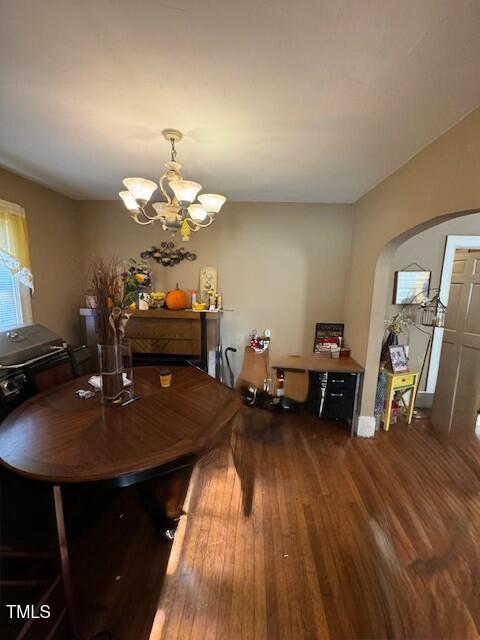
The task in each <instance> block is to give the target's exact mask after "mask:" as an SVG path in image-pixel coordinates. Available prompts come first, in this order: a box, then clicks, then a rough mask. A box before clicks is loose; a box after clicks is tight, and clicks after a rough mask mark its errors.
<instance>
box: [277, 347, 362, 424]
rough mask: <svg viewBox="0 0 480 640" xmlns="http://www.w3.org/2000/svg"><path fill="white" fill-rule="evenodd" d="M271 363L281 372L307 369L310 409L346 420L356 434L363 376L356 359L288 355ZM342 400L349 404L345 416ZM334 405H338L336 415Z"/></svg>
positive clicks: (325, 415) (324, 415)
mask: <svg viewBox="0 0 480 640" xmlns="http://www.w3.org/2000/svg"><path fill="white" fill-rule="evenodd" d="M271 366H272V367H273V368H274V369H277V370H283V371H308V375H309V385H308V386H309V391H308V399H307V404H308V405H309V406H310V409H311V410H312V412H313V413H315V414H316V415H319V417H330V418H341V419H346V420H347V421H348V422H350V424H351V435H355V434H356V432H357V426H358V410H359V399H360V390H361V384H362V378H363V367H361V366H360V365H359V364H358V362H356V361H355V360H354V359H353V358H327V357H325V356H320V355H310V356H295V355H293V356H292V355H290V356H283V357H281V356H279V357H276V358H275V359H274V361H273V364H272V365H271ZM342 374H344V375H342ZM345 402H348V403H349V406H350V407H351V411H350V410H348V414H349V415H348V416H346V415H345V412H344V411H343V409H344V408H345ZM335 404H336V406H337V407H338V415H337V414H336V411H335ZM324 407H328V409H329V410H328V411H327V412H326V413H323V409H324ZM327 414H328V415H327Z"/></svg>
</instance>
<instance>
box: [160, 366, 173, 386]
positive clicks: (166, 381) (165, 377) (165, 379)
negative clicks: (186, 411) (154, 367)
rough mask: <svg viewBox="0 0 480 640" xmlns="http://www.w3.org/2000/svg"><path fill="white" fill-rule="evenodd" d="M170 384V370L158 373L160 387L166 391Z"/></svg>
mask: <svg viewBox="0 0 480 640" xmlns="http://www.w3.org/2000/svg"><path fill="white" fill-rule="evenodd" d="M171 384H172V372H171V371H170V369H164V370H163V371H160V385H161V386H162V387H163V388H164V389H166V388H167V387H169V386H170V385H171Z"/></svg>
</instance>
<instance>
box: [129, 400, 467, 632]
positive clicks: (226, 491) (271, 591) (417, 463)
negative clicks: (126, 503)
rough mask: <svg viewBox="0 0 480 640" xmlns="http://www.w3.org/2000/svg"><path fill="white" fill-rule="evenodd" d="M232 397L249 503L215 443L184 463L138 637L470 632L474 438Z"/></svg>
mask: <svg viewBox="0 0 480 640" xmlns="http://www.w3.org/2000/svg"><path fill="white" fill-rule="evenodd" d="M246 411H251V413H248V414H244V419H243V424H242V425H240V426H239V427H238V429H237V430H238V431H239V432H240V433H239V434H238V436H237V437H238V442H237V449H236V461H237V466H238V465H239V463H240V467H242V474H241V475H242V477H243V480H244V483H243V484H244V489H246V493H247V494H248V490H249V487H250V488H251V479H252V478H253V475H254V477H255V483H254V487H253V497H252V513H251V516H250V517H246V516H245V515H244V511H247V512H248V510H249V509H248V497H247V501H246V502H247V504H245V500H243V502H242V491H241V487H240V481H239V477H238V475H237V474H236V472H235V468H234V466H233V463H232V456H231V455H229V453H228V451H227V450H226V449H225V450H224V451H222V453H220V454H218V455H217V456H216V457H214V459H213V460H212V459H211V460H210V461H209V463H208V464H204V465H203V466H200V467H199V468H197V469H196V471H195V472H194V476H193V478H192V483H191V485H190V490H189V495H188V496H187V502H186V511H187V512H188V514H187V515H186V516H184V517H183V518H182V520H181V523H180V526H179V530H178V532H177V536H176V539H175V542H174V545H173V549H172V553H171V556H170V559H169V563H168V567H167V575H166V578H165V583H164V586H163V592H162V596H161V599H160V602H159V606H158V610H157V613H156V617H155V623H154V627H153V630H152V633H151V636H150V640H159V639H163V640H166V639H168V640H195V639H197V638H198V639H201V640H207V639H214V638H216V639H218V640H220V639H221V640H237V639H238V640H252V639H269V640H270V639H271V640H277V639H284V640H301V639H303V638H305V639H307V638H308V639H312V640H313V639H315V638H318V639H321V640H339V639H365V640H366V639H368V640H373V639H380V638H395V639H400V638H408V639H427V638H428V639H429V640H430V639H445V640H446V639H448V640H456V639H458V640H469V639H471V638H472V639H473V638H478V632H479V629H480V553H479V548H480V545H479V543H478V540H479V538H480V494H479V489H480V444H479V443H478V441H477V440H476V439H473V438H472V439H466V440H462V441H458V440H455V441H453V440H447V439H443V440H442V439H440V438H439V437H437V436H436V435H435V434H434V433H433V432H432V431H431V430H430V429H429V428H428V426H427V425H425V424H422V423H418V422H417V423H413V424H412V426H411V427H407V426H406V425H404V424H398V425H395V426H394V427H392V429H391V431H390V432H389V433H388V434H386V433H383V432H382V433H380V434H379V435H378V436H377V437H376V438H375V439H360V438H357V439H350V438H349V437H348V436H347V435H346V433H345V431H343V430H342V429H341V428H340V426H337V425H335V424H329V423H325V422H319V421H318V420H317V419H316V418H313V417H311V416H306V415H290V416H284V417H276V418H275V419H274V421H273V422H272V423H271V424H270V423H269V422H268V420H269V417H268V415H267V414H266V413H264V412H256V413H253V411H254V410H246ZM132 637H133V636H132ZM135 637H136V638H139V637H140V636H138V635H137V636H135Z"/></svg>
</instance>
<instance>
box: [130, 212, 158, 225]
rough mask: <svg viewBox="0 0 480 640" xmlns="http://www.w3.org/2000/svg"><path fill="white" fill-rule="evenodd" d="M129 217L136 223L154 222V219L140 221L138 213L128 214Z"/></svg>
mask: <svg viewBox="0 0 480 640" xmlns="http://www.w3.org/2000/svg"><path fill="white" fill-rule="evenodd" d="M130 217H131V218H132V220H133V221H134V222H136V223H137V224H142V225H145V224H153V222H154V220H147V221H146V222H142V221H141V220H140V219H139V217H138V213H132V214H131V215H130Z"/></svg>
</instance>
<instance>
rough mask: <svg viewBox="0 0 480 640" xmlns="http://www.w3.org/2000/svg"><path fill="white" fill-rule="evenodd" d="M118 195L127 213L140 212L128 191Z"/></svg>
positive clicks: (120, 192)
mask: <svg viewBox="0 0 480 640" xmlns="http://www.w3.org/2000/svg"><path fill="white" fill-rule="evenodd" d="M118 195H119V196H120V197H121V199H122V200H123V204H124V205H125V206H126V207H127V209H128V210H129V211H140V207H139V206H138V203H137V201H136V200H135V198H134V197H133V196H132V194H131V193H130V191H119V192H118Z"/></svg>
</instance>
